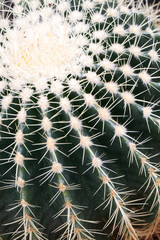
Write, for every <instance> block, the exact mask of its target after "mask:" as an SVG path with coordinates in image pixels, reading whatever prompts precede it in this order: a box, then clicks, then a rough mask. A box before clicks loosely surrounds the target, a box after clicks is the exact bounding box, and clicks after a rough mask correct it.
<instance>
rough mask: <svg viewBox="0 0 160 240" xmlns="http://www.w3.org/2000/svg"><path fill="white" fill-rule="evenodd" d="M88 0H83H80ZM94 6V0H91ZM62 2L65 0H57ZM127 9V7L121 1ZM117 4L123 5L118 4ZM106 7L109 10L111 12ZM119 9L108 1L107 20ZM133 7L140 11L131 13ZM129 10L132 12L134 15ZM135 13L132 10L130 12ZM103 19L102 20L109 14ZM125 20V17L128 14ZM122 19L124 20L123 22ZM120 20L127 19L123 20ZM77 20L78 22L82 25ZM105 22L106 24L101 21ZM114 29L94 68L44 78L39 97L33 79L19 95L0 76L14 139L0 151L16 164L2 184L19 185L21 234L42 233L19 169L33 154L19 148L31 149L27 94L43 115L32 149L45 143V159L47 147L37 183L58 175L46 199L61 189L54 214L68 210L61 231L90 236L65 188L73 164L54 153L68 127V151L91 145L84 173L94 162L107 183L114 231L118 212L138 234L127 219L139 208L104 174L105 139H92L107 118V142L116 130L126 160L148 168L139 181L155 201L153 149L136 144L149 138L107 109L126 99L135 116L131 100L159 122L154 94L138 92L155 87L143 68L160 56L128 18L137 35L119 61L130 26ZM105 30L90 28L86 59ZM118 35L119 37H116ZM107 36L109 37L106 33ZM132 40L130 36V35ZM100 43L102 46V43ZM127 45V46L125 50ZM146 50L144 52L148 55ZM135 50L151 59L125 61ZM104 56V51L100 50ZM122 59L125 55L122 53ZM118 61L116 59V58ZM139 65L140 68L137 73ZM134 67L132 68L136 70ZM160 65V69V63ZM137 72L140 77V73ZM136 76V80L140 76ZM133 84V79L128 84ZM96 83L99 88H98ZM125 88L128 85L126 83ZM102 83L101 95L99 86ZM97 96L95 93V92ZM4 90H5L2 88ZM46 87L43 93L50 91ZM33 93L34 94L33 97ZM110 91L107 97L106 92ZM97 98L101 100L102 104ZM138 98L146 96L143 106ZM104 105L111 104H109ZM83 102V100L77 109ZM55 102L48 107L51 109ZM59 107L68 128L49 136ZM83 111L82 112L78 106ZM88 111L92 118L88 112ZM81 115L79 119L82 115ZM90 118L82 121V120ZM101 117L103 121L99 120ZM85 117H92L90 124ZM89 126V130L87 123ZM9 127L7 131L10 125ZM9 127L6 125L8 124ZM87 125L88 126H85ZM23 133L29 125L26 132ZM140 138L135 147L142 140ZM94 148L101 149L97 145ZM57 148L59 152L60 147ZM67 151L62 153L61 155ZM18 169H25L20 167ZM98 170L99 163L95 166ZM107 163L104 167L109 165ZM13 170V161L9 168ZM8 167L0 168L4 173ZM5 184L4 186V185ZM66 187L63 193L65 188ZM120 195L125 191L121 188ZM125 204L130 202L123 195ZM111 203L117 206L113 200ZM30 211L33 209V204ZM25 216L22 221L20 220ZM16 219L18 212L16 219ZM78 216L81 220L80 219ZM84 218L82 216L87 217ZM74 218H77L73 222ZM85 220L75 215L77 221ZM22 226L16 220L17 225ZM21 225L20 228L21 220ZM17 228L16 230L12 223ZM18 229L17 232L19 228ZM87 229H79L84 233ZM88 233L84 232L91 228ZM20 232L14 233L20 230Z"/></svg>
mask: <svg viewBox="0 0 160 240" xmlns="http://www.w3.org/2000/svg"><path fill="white" fill-rule="evenodd" d="M85 4H86V2H85V3H84V5H85ZM88 4H90V6H91V2H90V3H88ZM58 8H59V9H60V4H59V5H58ZM61 8H62V6H61ZM123 8H124V9H126V8H125V7H123ZM121 9H122V8H121ZM128 13H130V10H129V9H128ZM109 14H110V15H109ZM117 14H118V11H117V10H116V9H115V8H114V7H113V8H111V9H109V8H108V9H107V15H108V16H110V17H112V18H113V20H112V22H111V25H112V24H113V25H115V20H114V18H117ZM134 14H135V15H136V14H137V13H134ZM134 14H133V16H132V17H133V19H134ZM73 16H74V20H75V17H77V16H78V13H77V14H73ZM135 17H136V16H135ZM91 19H92V22H96V23H99V24H100V23H101V22H102V20H103V21H104V16H103V15H101V14H99V13H96V14H93V16H92V17H91ZM106 21H107V20H106ZM125 21H128V18H127V20H125ZM125 24H126V22H125ZM125 24H124V25H125ZM81 27H82V26H81ZM105 27H106V25H105ZM149 30H150V32H149V33H150V34H151V36H153V35H154V32H153V31H151V29H149ZM112 31H113V36H112V32H111V33H110V34H109V35H108V36H107V37H108V39H110V37H111V38H112V37H113V39H114V43H112V44H111V45H109V47H107V49H109V52H110V54H109V58H104V59H100V61H98V60H97V65H98V66H97V69H96V70H94V71H93V69H92V68H91V66H89V65H86V67H88V68H90V71H87V72H86V74H85V75H84V77H83V78H82V79H76V78H71V79H69V80H68V81H67V82H66V81H65V83H62V82H61V81H59V80H56V81H54V82H53V83H52V85H51V86H49V89H48V90H47V92H48V93H43V91H42V89H40V90H41V93H40V95H39V97H37V96H36V95H37V93H35V96H34V93H33V90H32V87H31V85H30V86H29V87H28V88H27V87H26V88H24V89H22V91H21V92H20V97H19V96H17V94H16V96H15V92H16V89H15V87H13V86H8V85H7V81H6V80H3V81H1V90H2V91H3V89H5V91H4V96H3V97H2V100H1V109H2V111H1V125H2V126H4V128H8V133H7V134H9V136H10V137H8V136H7V139H9V138H13V139H14V141H13V142H12V143H11V145H9V146H7V147H4V148H3V149H2V152H5V153H6V154H9V155H10V156H9V162H13V167H14V166H16V173H15V180H14V181H13V182H10V181H9V182H5V181H4V183H5V184H6V188H8V187H13V186H16V187H17V190H18V191H19V192H20V205H17V206H21V208H22V209H23V217H22V219H21V220H20V224H23V226H24V231H23V232H22V234H24V236H25V238H26V237H27V234H30V236H31V235H32V234H34V235H35V236H36V237H37V238H38V239H42V238H43V236H42V235H41V233H40V232H39V230H38V228H37V227H36V226H35V224H34V223H33V221H32V220H31V219H32V217H31V216H29V214H26V213H25V211H26V209H29V208H30V207H32V205H30V204H29V203H27V201H25V199H23V188H25V186H26V185H27V184H30V183H29V182H30V180H29V181H28V182H27V181H25V180H24V179H23V178H22V176H23V171H24V169H25V170H26V171H27V172H28V170H27V169H26V168H25V163H24V162H25V160H31V158H27V157H26V158H25V156H23V154H22V152H21V150H22V149H23V148H25V149H26V151H27V152H28V153H30V150H29V149H28V148H27V146H26V142H27V141H30V140H28V139H27V137H25V133H23V129H24V128H27V127H29V125H28V124H27V119H30V118H31V120H32V121H33V120H34V116H27V108H26V107H25V105H28V101H30V104H29V105H30V106H29V109H30V108H36V107H37V108H38V109H39V110H38V111H39V112H40V115H41V118H42V119H41V120H40V119H39V120H38V119H35V121H36V124H31V125H36V127H37V129H36V130H35V131H33V132H31V134H35V133H36V132H39V131H41V130H43V131H44V133H43V136H42V137H43V138H44V142H42V143H38V148H37V149H34V150H33V151H38V150H42V149H45V153H44V155H43V156H42V157H41V159H40V160H39V161H40V162H41V161H44V160H45V159H46V155H47V154H48V153H49V154H48V155H49V166H47V167H46V168H45V170H44V173H43V174H40V175H39V177H40V179H41V180H40V184H43V183H44V182H46V181H47V180H53V178H54V176H55V175H57V176H58V182H57V183H56V185H55V186H54V187H55V188H58V193H57V195H54V196H53V198H52V199H51V203H53V202H54V201H55V200H56V198H58V196H59V195H60V194H63V197H64V208H63V209H62V210H61V211H60V212H58V213H57V214H56V215H55V217H58V216H59V215H61V214H63V212H64V211H67V223H65V225H64V226H61V227H60V228H59V229H62V228H63V227H65V226H66V227H67V230H66V231H65V233H64V235H62V239H63V238H64V237H66V238H67V239H70V238H71V237H72V236H75V234H77V236H78V237H79V239H83V238H86V239H92V233H90V232H89V230H87V229H85V228H83V227H81V228H79V227H75V226H78V224H79V221H80V219H79V218H78V216H77V213H76V212H75V209H79V210H81V207H79V206H77V205H74V203H73V202H72V200H71V199H70V197H69V196H70V194H69V193H68V191H69V190H74V189H78V188H79V186H78V185H72V184H69V183H68V182H67V180H66V178H65V177H64V175H63V172H65V171H72V170H70V167H67V166H65V167H64V166H63V164H62V163H61V162H59V159H58V158H57V155H56V152H57V151H60V150H59V148H58V145H59V144H60V145H61V144H65V142H64V139H65V138H67V136H68V135H70V132H71V131H72V130H74V131H75V132H76V136H75V138H77V139H78V141H79V143H78V144H77V145H75V146H74V147H73V148H71V150H70V153H69V154H73V153H74V152H75V151H77V150H78V149H79V148H82V149H83V155H82V164H84V163H85V152H87V153H89V155H90V157H91V162H90V163H89V165H90V167H89V168H87V170H85V173H87V171H89V170H90V168H92V169H93V173H94V176H95V177H97V178H100V179H101V181H102V185H101V186H100V187H101V188H102V187H104V200H103V202H102V204H100V205H99V207H101V205H104V206H105V207H104V208H106V207H107V206H108V205H109V206H110V218H109V221H108V222H107V224H106V225H105V227H106V226H107V225H109V224H110V223H111V221H113V231H114V230H115V228H116V227H117V217H119V214H120V215H121V217H122V221H121V222H120V223H119V229H120V231H119V235H121V236H123V235H125V236H127V237H128V238H131V239H138V236H137V233H136V232H135V230H134V228H133V227H132V224H131V219H132V218H133V219H134V217H136V214H135V213H134V211H131V210H129V208H128V207H127V201H125V200H123V198H122V197H121V196H123V195H124V193H125V195H128V194H129V192H127V191H126V190H125V191H122V190H118V188H116V187H115V186H116V184H118V185H121V183H120V182H117V180H116V184H115V183H114V179H117V177H114V178H111V177H109V175H108V172H109V171H112V170H109V168H108V165H107V163H109V162H110V160H105V161H104V160H102V159H101V157H100V156H102V157H103V153H104V151H103V147H106V146H103V145H102V144H100V145H98V144H97V143H94V139H95V138H97V139H98V138H99V137H100V136H101V135H103V134H104V133H105V130H104V128H105V127H106V122H107V124H108V125H109V126H110V130H111V132H112V133H113V136H112V138H111V143H112V144H113V142H114V141H115V139H116V138H119V142H120V146H121V145H122V140H123V144H124V142H125V144H126V146H127V147H128V152H129V153H128V155H129V165H131V164H132V163H133V162H134V161H136V164H137V166H138V168H139V174H143V173H144V174H145V175H146V181H145V182H144V186H142V187H145V191H147V189H148V188H149V187H150V184H153V185H152V186H153V187H152V191H151V192H150V194H149V196H148V198H147V199H146V202H147V201H148V200H149V199H150V198H151V197H152V196H153V195H154V196H155V197H154V201H153V205H152V206H151V210H152V209H153V208H154V207H155V206H157V204H158V205H159V204H160V203H159V174H158V172H159V169H158V167H157V166H155V165H154V164H153V163H152V162H150V158H152V157H154V156H149V157H148V156H147V155H146V154H145V153H144V152H143V151H141V145H142V146H143V143H145V142H147V139H146V140H144V141H143V142H139V141H138V139H134V138H133V137H131V136H130V134H129V131H127V127H126V126H127V125H128V124H129V123H130V121H126V122H125V123H123V124H119V123H118V122H117V120H116V118H120V117H121V116H114V115H113V116H112V109H113V110H114V109H116V106H117V105H119V104H123V103H124V105H122V106H123V108H124V111H123V113H122V116H125V114H126V112H127V109H129V116H130V117H131V116H132V111H133V110H132V105H134V106H136V107H137V108H138V109H139V111H140V112H141V113H142V116H143V118H144V120H146V123H147V124H148V130H149V131H151V130H150V127H149V123H148V122H149V121H152V122H153V123H154V124H155V125H156V127H157V129H158V130H159V126H160V119H159V116H158V114H156V111H157V110H155V112H154V110H153V109H154V107H155V106H157V104H158V102H154V103H153V104H152V103H151V102H150V101H147V100H143V99H142V98H140V99H138V97H139V96H141V94H145V92H146V91H147V92H149V91H150V88H152V87H153V88H154V89H156V91H158V92H159V85H158V83H156V82H153V81H152V80H154V78H156V79H157V76H156V77H154V74H155V72H153V76H152V74H149V73H148V71H149V70H150V68H151V67H150V66H151V65H152V62H154V63H155V64H157V68H158V66H159V62H158V58H159V56H158V52H157V50H156V51H155V49H154V45H155V44H154V42H153V43H151V46H150V50H149V51H148V52H147V53H146V52H145V49H146V48H147V49H148V46H147V45H145V44H144V46H142V47H139V46H138V44H137V42H138V41H140V39H138V38H139V36H141V35H142V36H143V35H144V36H145V32H142V30H141V28H140V27H139V26H138V25H134V26H131V27H130V28H129V31H130V33H131V34H134V35H135V36H134V37H135V43H136V44H137V45H136V44H133V45H131V46H130V47H129V48H128V49H127V55H128V56H127V58H128V59H127V63H125V64H121V58H122V57H124V56H123V54H124V53H126V49H125V47H124V45H123V44H122V43H119V39H120V37H123V36H126V34H127V31H128V30H126V29H124V27H123V26H122V25H121V26H119V25H116V26H115V27H114V28H113V30H112ZM104 32H105V34H106V32H107V29H106V28H104V29H103V30H100V31H95V32H94V34H95V38H96V39H99V41H98V43H96V41H95V42H93V43H91V44H90V45H89V48H88V49H89V52H91V54H90V56H89V58H88V62H87V63H91V62H93V59H94V57H95V56H96V58H97V59H98V58H99V54H100V53H103V52H105V51H106V49H104V48H103V47H102V46H101V41H102V45H103V36H104ZM117 35H118V37H117ZM105 40H106V39H105ZM124 42H125V44H126V43H129V42H130V39H129V38H127V37H126V39H125V40H124ZM129 44H130V43H129ZM102 48H103V49H102ZM128 52H129V53H128ZM114 53H115V54H117V56H116V58H115V59H114V61H113V60H112V54H114ZM146 55H147V56H146ZM132 56H134V57H135V58H137V59H140V57H143V56H145V57H146V59H149V64H148V67H147V68H144V69H142V71H141V70H140V69H141V64H143V63H142V62H141V61H140V63H139V64H137V65H136V66H134V67H131V66H130V61H131V57H132ZM105 57H106V56H105ZM122 62H123V61H122ZM119 65H120V66H119ZM101 68H103V71H102V72H101V73H100V74H99V71H100V69H101ZM137 70H138V73H137ZM135 71H136V73H135ZM157 71H158V70H157ZM117 72H120V76H119V78H118V79H117V80H116V81H115V78H114V77H115V76H116V74H117ZM106 75H108V76H110V77H111V81H107V82H106V81H105V77H106ZM121 77H123V78H124V82H122V83H121V82H120V83H119V79H121ZM137 77H138V78H137ZM137 79H138V80H137ZM140 80H141V81H142V83H143V84H144V88H142V89H143V91H142V92H139V93H138V94H136V95H134V90H135V89H136V86H137V84H138V83H139V81H140ZM130 86H131V87H130ZM89 87H91V89H92V90H91V91H90V92H88V88H89ZM96 87H97V88H98V89H99V90H97V91H96V92H95V89H96ZM126 89H127V90H126ZM6 91H7V92H9V94H8V95H6ZM101 91H102V93H103V94H102V95H101V94H100V93H101ZM72 92H74V93H76V94H75V98H73V99H71V100H70V96H71V95H72ZM51 93H52V94H53V97H52V98H51V99H49V95H50V94H51ZM99 94H100V98H98V97H97V96H99ZM2 95H3V94H2ZM47 95H48V96H47ZM31 97H32V100H30V98H31ZM16 98H18V101H20V102H21V104H20V110H19V111H17V110H16V108H15V107H14V105H16V104H17V103H15V104H14V103H12V102H13V100H14V99H16ZM108 99H109V100H108ZM101 101H103V102H104V101H105V104H104V103H102V106H101ZM76 102H82V105H76ZM51 104H54V106H56V105H57V107H51V106H50V105H51ZM143 104H147V105H145V106H143ZM108 105H109V106H108ZM81 107H82V108H83V109H82V111H81ZM52 108H53V109H52ZM89 109H91V110H94V111H93V116H90V115H89V114H88V117H83V115H86V113H87V111H88V112H89ZM10 110H13V111H15V112H16V113H11V114H10V113H8V112H9V111H10ZM55 110H56V113H55V115H53V116H52V117H51V118H49V117H48V115H49V112H52V111H53V112H54V111H55ZM62 112H64V113H65V115H66V118H68V121H64V120H63V121H62V118H61V121H59V123H60V124H62V125H63V124H64V127H63V126H62V127H61V129H60V130H59V131H60V132H61V131H63V130H64V129H67V128H68V127H69V131H68V132H66V134H65V135H63V136H62V137H59V138H58V139H57V138H54V131H53V130H55V131H56V130H57V131H58V129H56V127H54V123H56V121H55V122H54V118H55V117H56V116H59V115H61V113H62ZM78 112H80V114H77V113H78ZM5 115H6V116H8V117H7V118H5V119H4V118H3V116H5ZM91 117H93V119H91V120H90V118H91ZM88 119H89V120H88ZM15 120H16V121H17V120H18V125H17V130H16V132H15V133H12V130H11V129H10V125H12V124H13V123H14V121H15ZM94 120H96V122H95V123H94V124H93V126H92V121H94ZM5 121H10V124H9V125H8V126H6V124H5ZM83 122H84V123H83ZM86 122H87V125H86ZM100 122H102V124H100ZM88 124H89V125H88ZM99 126H100V128H101V130H100V131H98V132H96V134H93V135H92V131H94V130H96V128H98V129H99ZM86 129H88V130H86ZM10 130H11V131H10ZM5 131H6V130H5ZM86 132H87V134H86ZM1 133H2V134H3V133H4V134H5V133H6V132H4V130H1ZM26 135H28V133H27V134H26ZM3 139H5V137H2V140H3ZM139 146H140V147H139ZM10 147H12V151H11V153H9V152H8V149H10ZM95 147H96V148H97V149H99V148H100V149H101V148H102V150H100V152H101V155H100V156H99V155H97V153H96V151H95V150H94V149H95ZM98 151H99V150H98ZM61 153H62V152H61ZM63 154H65V153H62V155H63ZM2 161H3V164H5V163H6V162H8V158H7V159H2ZM22 169H23V170H22ZM95 170H96V171H95ZM108 170H109V171H108ZM8 171H10V169H9V170H8ZM6 173H7V172H5V173H4V174H6ZM106 186H107V188H108V189H107V190H108V191H109V194H108V195H107V197H106V192H105V188H106ZM2 188H5V187H2ZM99 189H100V188H98V189H97V191H96V193H98V191H99ZM66 192H67V193H66ZM124 199H125V196H124ZM113 202H114V204H115V205H116V209H115V211H113V212H112V206H113ZM128 204H129V205H130V204H131V202H129V203H128ZM113 209H114V208H113ZM27 212H30V215H32V212H31V211H27ZM22 220H23V221H22ZM16 221H18V220H16ZM81 221H82V222H83V220H81ZM85 221H86V220H85ZM75 223H76V224H75ZM81 224H82V223H80V226H82V225H81ZM20 227H21V225H20ZM18 230H19V228H18ZM16 231H17V230H16ZM20 233H21V232H20ZM83 234H84V236H82V235H83ZM88 234H89V235H88ZM18 237H19V236H18Z"/></svg>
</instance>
